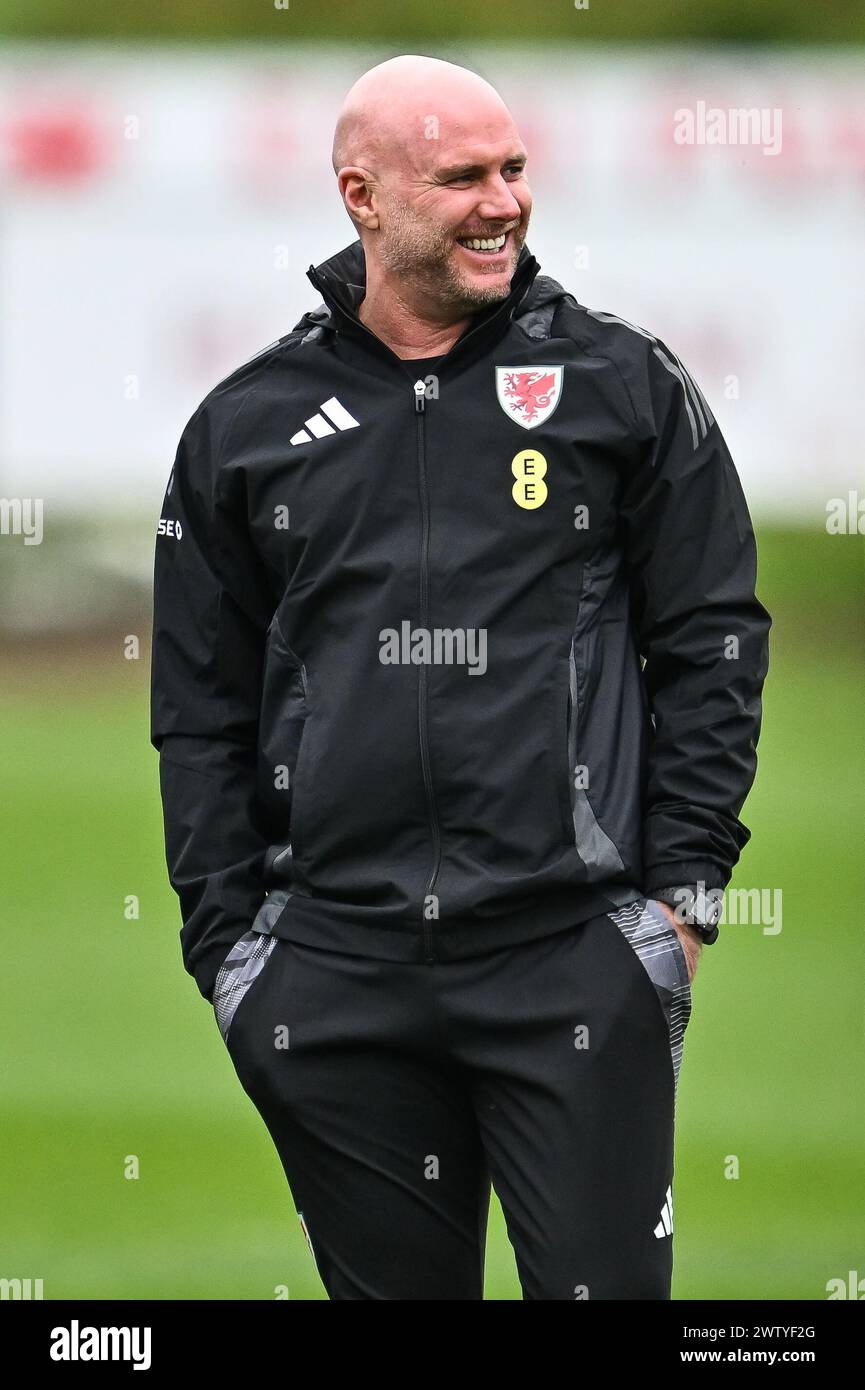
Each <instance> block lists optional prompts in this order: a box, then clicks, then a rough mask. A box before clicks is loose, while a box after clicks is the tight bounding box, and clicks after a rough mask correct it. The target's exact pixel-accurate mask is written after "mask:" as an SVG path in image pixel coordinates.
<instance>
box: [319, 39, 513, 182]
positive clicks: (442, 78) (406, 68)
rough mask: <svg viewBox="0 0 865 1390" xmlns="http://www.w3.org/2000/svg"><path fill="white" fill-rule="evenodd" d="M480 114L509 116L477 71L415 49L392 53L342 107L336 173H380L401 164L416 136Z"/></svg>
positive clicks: (428, 136) (432, 136) (433, 136)
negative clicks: (349, 169) (356, 168)
mask: <svg viewBox="0 0 865 1390" xmlns="http://www.w3.org/2000/svg"><path fill="white" fill-rule="evenodd" d="M477 114H480V115H481V119H483V120H486V119H489V118H496V117H497V118H498V119H499V120H501V118H502V117H503V116H504V117H507V118H508V119H510V116H509V112H508V110H507V107H506V106H505V103H504V102H503V101H502V99H501V97H500V96H499V94H498V92H497V91H496V89H495V87H492V86H491V85H490V83H489V82H487V81H485V80H484V78H483V77H479V76H478V74H477V73H476V72H470V71H469V69H468V68H461V67H459V66H458V65H457V64H456V63H446V62H444V61H443V60H442V59H440V58H426V57H422V56H420V55H418V54H414V53H404V54H401V55H400V57H398V58H389V59H388V60H387V62H384V63H378V64H377V65H376V67H374V68H370V69H369V71H368V72H365V73H363V75H362V76H361V77H359V78H358V80H357V81H356V82H355V84H354V86H353V87H352V88H351V89H350V91H349V92H348V95H347V96H346V98H345V100H344V102H343V104H342V107H341V108H340V113H339V117H338V119H337V122H336V129H335V131H334V137H333V154H332V160H333V170H334V173H335V174H338V173H339V171H340V169H344V168H345V167H346V166H347V165H360V166H361V167H363V168H365V169H368V170H369V172H370V173H372V174H375V175H376V176H377V177H381V176H382V175H383V174H384V172H385V170H386V169H387V168H388V167H391V168H393V167H402V166H403V164H404V162H405V156H406V153H407V151H408V149H410V148H411V147H412V145H414V144H415V143H416V142H417V141H419V140H427V141H431V140H438V139H439V138H440V135H441V128H442V126H443V125H444V126H446V127H447V128H449V129H450V130H451V131H453V130H454V129H455V127H458V126H459V127H460V128H462V125H463V122H464V121H465V120H466V118H468V119H470V120H471V119H473V118H474V116H476V115H477Z"/></svg>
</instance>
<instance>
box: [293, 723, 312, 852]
mask: <svg viewBox="0 0 865 1390" xmlns="http://www.w3.org/2000/svg"><path fill="white" fill-rule="evenodd" d="M310 745H311V740H310V737H309V711H307V714H306V718H305V719H304V721H303V728H302V729H301V731H300V743H299V744H298V746H297V757H296V759H295V764H294V775H293V777H292V789H291V818H290V821H289V835H290V840H291V859H292V862H293V863H294V862H296V861H297V860H298V859H300V858H302V857H303V810H304V804H305V798H306V796H307V795H308V793H307V792H305V791H304V784H303V780H302V778H303V771H304V767H305V765H306V763H307V762H308V761H309V756H308V755H309V752H310Z"/></svg>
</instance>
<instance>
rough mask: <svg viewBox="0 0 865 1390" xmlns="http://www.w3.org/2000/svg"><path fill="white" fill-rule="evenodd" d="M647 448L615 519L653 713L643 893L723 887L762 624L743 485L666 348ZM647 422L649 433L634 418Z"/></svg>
mask: <svg viewBox="0 0 865 1390" xmlns="http://www.w3.org/2000/svg"><path fill="white" fill-rule="evenodd" d="M648 364H649V365H648V369H647V372H648V375H647V377H646V376H644V378H643V380H644V389H643V394H642V400H639V399H638V400H637V401H636V402H635V406H636V409H637V413H638V416H641V417H642V419H641V425H642V432H643V437H644V441H645V448H644V451H643V456H642V459H641V461H640V463H639V464H638V465H637V466H636V467H635V468H634V471H633V473H632V474H631V476H630V477H629V479H628V481H627V484H626V486H625V488H624V492H623V498H622V506H621V516H622V521H623V525H624V531H625V549H626V555H627V562H628V567H629V582H630V590H631V600H632V613H633V615H634V622H635V627H636V633H637V638H638V644H639V651H640V655H641V657H643V658H644V661H645V664H644V667H643V681H644V685H645V690H646V694H647V698H648V705H649V710H650V712H651V716H652V726H653V727H652V729H651V730H650V740H649V750H648V779H647V791H646V801H645V805H644V819H643V891H644V893H646V894H647V895H648V896H650V895H651V894H652V893H653V892H654V891H656V890H660V889H662V888H666V887H670V886H671V885H677V884H687V883H697V882H703V883H704V884H705V886H706V888H707V889H711V888H715V889H723V888H726V886H727V884H728V882H729V880H730V877H731V874H732V870H733V866H734V865H735V864H736V862H737V860H738V858H739V854H740V851H741V850H742V849H743V848H744V846H745V845H746V844H747V842H748V840H749V839H750V837H751V832H750V830H749V829H748V828H747V826H746V825H744V824H743V823H742V821H741V820H739V812H740V811H741V809H742V805H743V803H744V801H745V798H746V796H747V795H748V792H749V790H750V788H751V785H752V783H753V780H754V777H755V774H756V769H757V754H756V746H757V740H758V738H759V733H760V724H761V718H762V704H761V694H762V688H763V681H764V678H765V676H766V672H767V668H768V633H769V628H770V626H771V618H770V616H769V614H768V613H767V611H766V609H765V608H764V607H763V605H762V604H761V603H760V602H759V601H758V599H757V597H756V594H755V583H756V568H757V559H756V547H755V542H754V533H753V529H752V525H751V519H750V516H749V514H748V508H747V504H746V501H745V497H744V494H743V491H742V487H741V483H740V481H739V477H738V474H737V472H736V469H735V466H734V464H733V461H732V459H731V457H730V453H729V450H728V448H727V445H726V443H725V441H724V439H723V437H722V435H721V431H720V430H719V428H718V425H717V423H716V422H715V420H714V417H713V415H712V412H711V410H710V408H709V406H708V404H707V402H706V400H705V398H704V397H703V395H702V393H701V392H700V390H699V388H698V387H697V385H696V383H695V382H694V380H693V378H692V377H691V376H690V374H689V373H688V372H687V370H686V368H685V367H683V366H682V364H681V363H680V362H679V360H678V359H677V358H676V357H675V356H674V354H673V353H672V352H671V351H670V350H669V348H667V347H666V345H665V344H663V343H660V342H658V341H656V340H653V344H652V346H651V347H650V348H649V349H648ZM647 424H648V428H646V425H647Z"/></svg>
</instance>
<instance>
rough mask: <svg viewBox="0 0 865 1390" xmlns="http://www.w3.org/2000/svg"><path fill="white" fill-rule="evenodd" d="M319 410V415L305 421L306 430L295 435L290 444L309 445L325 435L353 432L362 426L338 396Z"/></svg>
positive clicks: (326, 402)
mask: <svg viewBox="0 0 865 1390" xmlns="http://www.w3.org/2000/svg"><path fill="white" fill-rule="evenodd" d="M318 410H319V413H318V414H316V415H310V417H309V419H308V420H304V422H303V423H304V424H305V425H306V429H305V430H298V431H297V434H293V435H292V436H291V439H290V440H289V441H288V442H289V444H309V443H310V442H311V441H312V440H313V439H324V437H325V435H327V434H336V432H337V430H353V429H355V427H356V426H357V425H359V424H360V421H359V420H355V418H354V416H353V415H350V414H349V412H348V411H347V410H346V408H345V406H344V405H340V403H339V401H338V400H337V399H336V396H331V398H330V400H329V401H325V402H324V403H323V404H322V405H320V406H319V407H318Z"/></svg>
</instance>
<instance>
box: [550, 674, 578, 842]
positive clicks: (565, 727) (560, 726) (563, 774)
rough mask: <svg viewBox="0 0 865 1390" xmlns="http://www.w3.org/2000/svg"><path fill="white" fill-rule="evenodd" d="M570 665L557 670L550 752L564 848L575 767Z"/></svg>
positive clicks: (571, 830)
mask: <svg viewBox="0 0 865 1390" xmlns="http://www.w3.org/2000/svg"><path fill="white" fill-rule="evenodd" d="M572 681H573V677H572V663H571V662H570V661H568V660H567V659H566V660H565V661H563V662H562V663H561V665H560V667H559V674H558V678H557V680H556V690H555V700H554V701H553V729H552V737H551V740H550V748H551V749H552V750H553V757H554V761H555V775H556V786H555V791H556V799H557V801H558V806H559V818H560V821H561V827H562V834H563V835H564V837H565V843H566V844H571V845H572V844H574V841H575V833H576V827H575V823H574V775H575V763H576V721H575V718H574V713H573V709H574V703H573V702H574V695H573V690H572Z"/></svg>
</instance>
